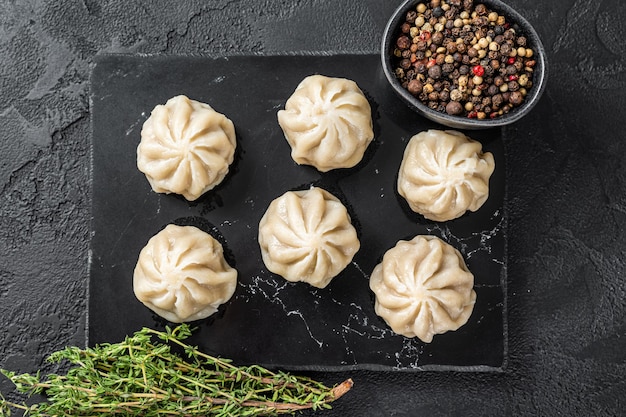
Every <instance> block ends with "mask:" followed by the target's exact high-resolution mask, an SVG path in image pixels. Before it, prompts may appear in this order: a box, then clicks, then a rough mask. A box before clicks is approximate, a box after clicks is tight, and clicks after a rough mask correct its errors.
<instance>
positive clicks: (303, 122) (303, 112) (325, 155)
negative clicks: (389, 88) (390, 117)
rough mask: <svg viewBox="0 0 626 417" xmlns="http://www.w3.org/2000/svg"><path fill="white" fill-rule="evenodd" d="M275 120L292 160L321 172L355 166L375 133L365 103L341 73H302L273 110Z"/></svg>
mask: <svg viewBox="0 0 626 417" xmlns="http://www.w3.org/2000/svg"><path fill="white" fill-rule="evenodd" d="M278 123H279V124H280V127H281V128H282V130H283V133H284V134H285V138H286V139H287V142H289V145H290V146H291V157H292V158H293V160H294V161H295V162H296V163H298V164H305V165H313V166H314V167H315V168H317V169H318V170H319V171H322V172H326V171H330V170H332V169H336V168H351V167H353V166H355V165H356V164H358V163H359V162H360V161H361V159H363V154H364V153H365V149H366V148H367V146H368V145H369V144H370V142H371V141H372V139H373V138H374V130H373V128H372V111H371V107H370V104H369V102H368V101H367V99H366V98H365V95H364V94H363V92H362V91H361V90H360V89H359V87H358V86H357V84H356V83H355V82H354V81H352V80H347V79H345V78H331V77H325V76H323V75H311V76H309V77H306V78H305V79H304V80H302V82H301V83H300V84H299V85H298V87H297V88H296V90H295V91H294V93H293V94H292V95H291V97H289V99H288V100H287V103H286V104H285V110H280V111H279V112H278Z"/></svg>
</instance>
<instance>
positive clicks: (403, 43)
mask: <svg viewBox="0 0 626 417" xmlns="http://www.w3.org/2000/svg"><path fill="white" fill-rule="evenodd" d="M396 45H397V46H398V48H399V49H400V50H404V49H409V47H410V46H411V40H410V39H409V37H408V36H406V35H404V36H400V37H399V38H398V40H397V41H396Z"/></svg>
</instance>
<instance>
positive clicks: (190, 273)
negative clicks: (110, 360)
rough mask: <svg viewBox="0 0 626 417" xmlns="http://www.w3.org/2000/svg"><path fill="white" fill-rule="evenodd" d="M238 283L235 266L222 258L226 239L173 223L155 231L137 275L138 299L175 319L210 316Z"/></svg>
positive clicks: (228, 296) (162, 314)
mask: <svg viewBox="0 0 626 417" xmlns="http://www.w3.org/2000/svg"><path fill="white" fill-rule="evenodd" d="M236 286H237V271H236V270H235V269H233V268H231V267H230V265H228V263H227V262H226V260H225V259H224V252H223V248H222V245H221V244H220V243H219V242H218V241H217V240H215V238H213V237H212V236H211V235H209V234H208V233H206V232H203V231H202V230H200V229H198V228H196V227H194V226H177V225H173V224H170V225H168V226H167V227H165V229H163V230H162V231H160V232H159V233H157V234H156V235H155V236H153V237H152V238H151V239H150V240H149V241H148V244H147V245H146V246H145V247H144V248H143V249H142V250H141V253H140V254H139V259H138V261H137V266H136V267H135V273H134V276H133V289H134V292H135V296H136V297H137V299H138V300H139V301H141V302H142V303H143V304H144V305H145V306H147V307H148V308H150V309H151V310H152V311H154V312H155V313H157V314H158V315H159V316H161V317H163V318H165V319H167V320H169V321H171V322H173V323H182V322H188V321H194V320H200V319H203V318H206V317H208V316H210V315H211V314H213V313H215V312H216V311H217V308H218V307H219V306H220V305H221V304H224V303H225V302H226V301H228V300H229V299H230V298H231V297H232V295H233V293H234V292H235V287H236Z"/></svg>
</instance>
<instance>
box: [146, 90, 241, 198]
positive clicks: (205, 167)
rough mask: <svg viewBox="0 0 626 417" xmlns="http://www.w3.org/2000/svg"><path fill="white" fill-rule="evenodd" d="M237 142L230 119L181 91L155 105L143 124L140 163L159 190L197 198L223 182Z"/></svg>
mask: <svg viewBox="0 0 626 417" xmlns="http://www.w3.org/2000/svg"><path fill="white" fill-rule="evenodd" d="M236 146H237V143H236V137H235V127H234V125H233V122H231V121H230V119H228V118H227V117H226V116H224V115H223V114H221V113H218V112H217V111H215V110H213V108H211V106H209V105H208V104H205V103H201V102H199V101H195V100H190V99H189V98H187V97H186V96H183V95H180V96H176V97H173V98H171V99H169V100H168V101H167V103H166V104H165V105H161V104H159V105H158V106H156V107H155V108H154V110H152V114H151V115H150V117H149V118H148V119H147V120H146V121H145V123H144V124H143V128H142V130H141V142H140V143H139V146H138V147H137V167H138V168H139V170H140V171H141V172H143V173H144V174H146V178H147V179H148V182H150V185H151V186H152V189H153V190H154V191H155V192H157V193H168V194H169V193H176V194H182V195H183V196H184V197H185V198H186V199H187V200H189V201H194V200H196V199H198V197H200V196H201V195H202V194H204V193H205V192H207V191H209V190H211V189H212V188H214V187H215V186H216V185H218V184H219V183H220V182H222V180H223V179H224V177H225V176H226V174H227V173H228V168H229V166H230V164H231V163H232V162H233V158H234V155H235V148H236Z"/></svg>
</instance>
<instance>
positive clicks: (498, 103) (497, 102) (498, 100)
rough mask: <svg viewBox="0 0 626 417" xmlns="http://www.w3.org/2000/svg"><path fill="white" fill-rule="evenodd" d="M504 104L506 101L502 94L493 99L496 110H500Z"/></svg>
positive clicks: (492, 103) (492, 102)
mask: <svg viewBox="0 0 626 417" xmlns="http://www.w3.org/2000/svg"><path fill="white" fill-rule="evenodd" d="M503 102H504V99H503V98H502V94H496V95H494V96H493V97H491V105H492V106H493V108H494V109H499V108H500V106H501V105H502V103H503Z"/></svg>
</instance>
